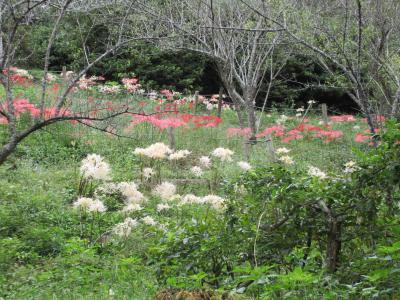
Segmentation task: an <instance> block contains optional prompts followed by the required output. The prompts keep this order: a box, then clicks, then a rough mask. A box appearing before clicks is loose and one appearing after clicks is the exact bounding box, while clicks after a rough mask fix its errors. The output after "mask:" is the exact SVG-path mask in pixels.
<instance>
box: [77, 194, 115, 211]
mask: <svg viewBox="0 0 400 300" xmlns="http://www.w3.org/2000/svg"><path fill="white" fill-rule="evenodd" d="M72 206H73V207H74V208H75V209H81V210H83V211H88V212H105V211H106V210H107V208H106V207H105V205H104V204H103V202H101V201H100V200H93V199H92V198H86V197H80V198H78V200H76V201H75V202H74V203H73V205H72Z"/></svg>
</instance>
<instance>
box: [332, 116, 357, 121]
mask: <svg viewBox="0 0 400 300" xmlns="http://www.w3.org/2000/svg"><path fill="white" fill-rule="evenodd" d="M329 118H330V119H331V121H332V122H334V123H339V122H355V121H356V118H354V116H353V115H341V116H331V117H329Z"/></svg>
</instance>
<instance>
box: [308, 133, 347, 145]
mask: <svg viewBox="0 0 400 300" xmlns="http://www.w3.org/2000/svg"><path fill="white" fill-rule="evenodd" d="M342 136H343V132H342V131H341V130H329V131H325V130H321V131H319V132H318V133H316V134H315V136H314V137H315V138H323V137H325V138H326V139H325V143H329V142H332V141H334V140H336V139H338V138H341V137H342Z"/></svg>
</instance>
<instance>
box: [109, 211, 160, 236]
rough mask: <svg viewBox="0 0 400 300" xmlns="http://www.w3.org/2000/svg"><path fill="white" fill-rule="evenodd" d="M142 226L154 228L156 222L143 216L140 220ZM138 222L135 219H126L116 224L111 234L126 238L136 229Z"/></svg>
mask: <svg viewBox="0 0 400 300" xmlns="http://www.w3.org/2000/svg"><path fill="white" fill-rule="evenodd" d="M140 221H141V222H142V223H143V224H146V225H150V226H155V225H157V222H156V221H155V220H154V219H153V218H152V217H150V216H145V217H143V218H142V219H141V220H140ZM138 225H139V222H138V221H137V220H136V219H132V218H130V217H127V218H126V219H125V220H124V221H123V222H122V223H118V224H117V225H115V226H114V229H113V233H114V234H116V235H118V236H120V237H125V238H126V237H128V236H129V235H130V234H131V232H132V229H133V228H135V227H137V226H138Z"/></svg>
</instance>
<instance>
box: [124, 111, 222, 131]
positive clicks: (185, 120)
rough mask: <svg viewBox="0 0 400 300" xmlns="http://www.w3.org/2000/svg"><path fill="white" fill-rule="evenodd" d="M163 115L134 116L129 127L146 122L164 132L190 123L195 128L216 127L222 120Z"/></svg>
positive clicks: (186, 115) (206, 117)
mask: <svg viewBox="0 0 400 300" xmlns="http://www.w3.org/2000/svg"><path fill="white" fill-rule="evenodd" d="M164 115H165V114H162V113H160V114H156V115H150V116H142V115H134V116H133V120H132V121H131V123H130V126H129V127H130V128H132V127H133V126H135V125H137V124H140V123H145V122H147V123H150V124H152V125H153V126H154V127H156V128H158V129H160V130H164V129H167V128H168V127H173V128H177V127H182V126H186V125H188V124H189V123H192V124H193V125H194V126H195V127H196V128H199V127H217V126H218V125H219V124H220V123H221V122H222V119H221V118H218V117H216V116H207V115H199V116H196V115H192V114H175V116H167V117H166V118H163V116H164Z"/></svg>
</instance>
